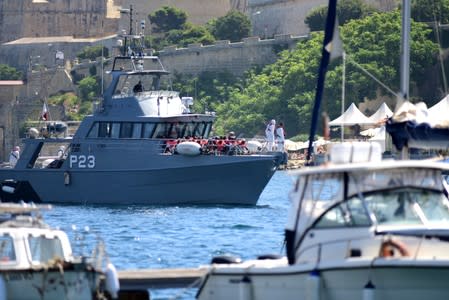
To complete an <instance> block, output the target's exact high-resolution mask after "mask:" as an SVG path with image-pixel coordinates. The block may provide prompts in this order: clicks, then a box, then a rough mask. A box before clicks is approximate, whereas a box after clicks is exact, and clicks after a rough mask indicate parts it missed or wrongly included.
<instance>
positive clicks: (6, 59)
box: [0, 36, 115, 72]
mask: <svg viewBox="0 0 449 300" xmlns="http://www.w3.org/2000/svg"><path fill="white" fill-rule="evenodd" d="M114 37H115V36H109V37H105V38H102V39H76V38H73V37H70V36H62V37H48V38H23V39H20V40H17V41H13V42H9V43H5V44H3V45H1V47H0V64H8V65H10V66H12V67H15V68H17V69H19V70H21V71H22V72H26V71H27V70H29V69H30V68H32V69H39V68H47V69H48V68H54V67H55V66H56V65H59V66H65V65H66V64H67V62H69V61H73V60H74V59H75V58H76V55H77V54H78V53H79V52H80V51H81V50H82V49H83V48H84V47H87V46H94V45H104V46H105V47H107V48H109V49H112V46H113V43H115V39H114ZM57 51H62V52H63V53H64V61H61V60H57V59H56V52H57Z"/></svg>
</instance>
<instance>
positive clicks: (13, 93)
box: [0, 80, 25, 161]
mask: <svg viewBox="0 0 449 300" xmlns="http://www.w3.org/2000/svg"><path fill="white" fill-rule="evenodd" d="M24 86H25V85H24V82H23V81H22V80H0V115H1V116H2V118H0V161H2V160H4V159H6V157H7V155H8V153H9V151H10V150H11V149H12V148H13V147H14V145H18V144H19V143H20V141H19V130H18V128H17V126H15V124H16V122H17V120H16V116H17V114H16V110H15V108H16V105H17V104H18V103H19V101H20V100H19V99H20V98H21V96H22V95H23V93H24ZM8 149H9V150H8Z"/></svg>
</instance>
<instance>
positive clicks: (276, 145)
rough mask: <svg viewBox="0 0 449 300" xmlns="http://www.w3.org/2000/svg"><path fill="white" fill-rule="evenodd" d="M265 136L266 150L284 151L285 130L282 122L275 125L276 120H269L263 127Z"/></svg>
mask: <svg viewBox="0 0 449 300" xmlns="http://www.w3.org/2000/svg"><path fill="white" fill-rule="evenodd" d="M265 138H266V141H267V146H266V148H267V151H280V152H284V151H285V145H284V144H285V130H284V124H283V123H282V122H280V123H279V124H278V126H276V120H274V119H273V120H271V121H270V122H269V123H268V124H267V127H266V128H265Z"/></svg>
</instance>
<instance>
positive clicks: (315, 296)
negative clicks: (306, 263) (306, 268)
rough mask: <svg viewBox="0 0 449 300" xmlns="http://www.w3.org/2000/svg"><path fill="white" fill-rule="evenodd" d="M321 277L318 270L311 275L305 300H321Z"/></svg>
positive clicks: (307, 281)
mask: <svg viewBox="0 0 449 300" xmlns="http://www.w3.org/2000/svg"><path fill="white" fill-rule="evenodd" d="M320 289H321V276H320V272H319V271H318V270H313V271H312V272H310V273H309V276H307V279H306V292H305V297H304V299H306V300H320Z"/></svg>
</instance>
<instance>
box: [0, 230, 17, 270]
mask: <svg viewBox="0 0 449 300" xmlns="http://www.w3.org/2000/svg"><path fill="white" fill-rule="evenodd" d="M15 260H16V251H15V249H14V241H13V239H12V237H11V236H10V235H2V236H0V264H1V263H7V262H11V261H15Z"/></svg>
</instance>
